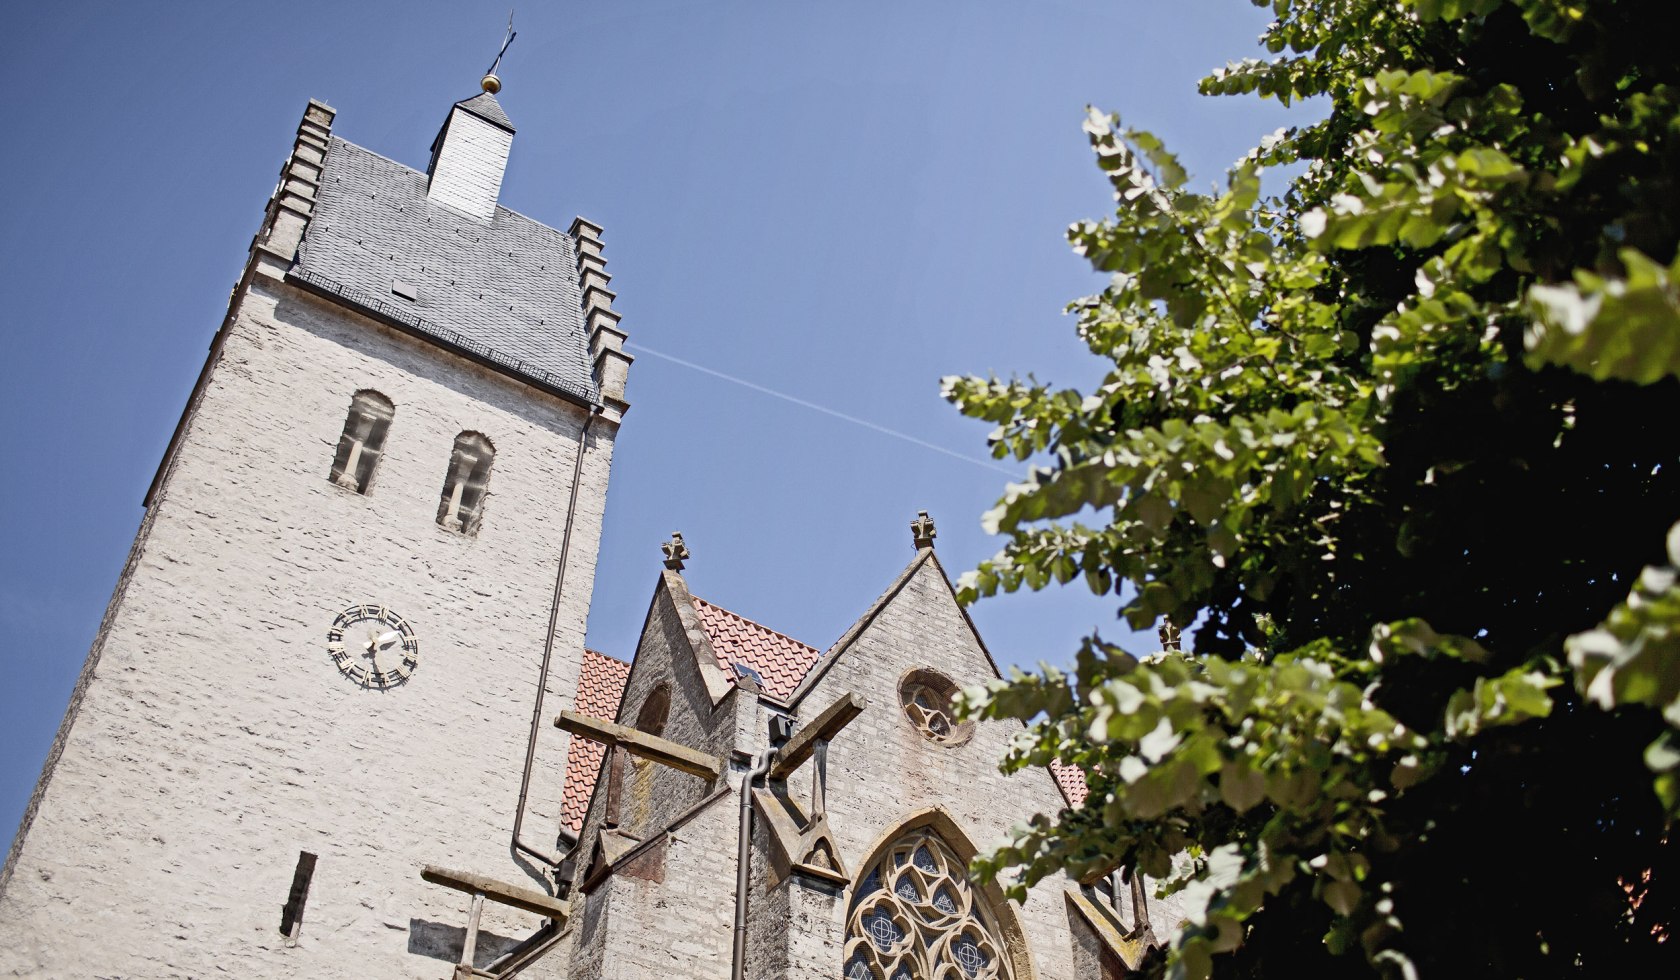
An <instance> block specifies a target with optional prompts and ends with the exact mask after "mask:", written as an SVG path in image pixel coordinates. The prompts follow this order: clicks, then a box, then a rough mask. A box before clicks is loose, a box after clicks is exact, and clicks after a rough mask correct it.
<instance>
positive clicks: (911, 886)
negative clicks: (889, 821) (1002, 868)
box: [841, 827, 1014, 980]
mask: <svg viewBox="0 0 1680 980" xmlns="http://www.w3.org/2000/svg"><path fill="white" fill-rule="evenodd" d="M843 962H844V964H845V965H844V967H843V968H842V973H841V976H842V977H843V978H844V980H1010V978H1012V977H1013V975H1014V974H1013V973H1012V971H1011V969H1010V966H1009V960H1008V957H1007V956H1006V955H1004V952H1003V948H1002V945H1001V943H1000V942H999V940H998V929H997V925H996V920H995V919H994V917H993V916H992V914H991V912H990V910H989V909H987V908H986V907H985V898H984V896H983V895H980V894H978V893H977V892H976V891H975V889H974V888H973V886H971V885H970V884H969V880H968V869H967V866H966V864H965V863H964V862H963V860H962V859H961V858H959V857H957V855H956V854H955V853H954V852H952V850H951V849H950V847H948V846H946V844H945V842H944V841H942V840H940V839H939V836H938V835H937V834H935V833H934V832H933V831H931V830H929V829H928V828H926V827H922V828H918V829H917V830H914V831H911V832H910V833H908V834H905V835H904V836H903V837H900V838H899V839H898V840H897V841H895V842H894V843H893V844H892V846H890V847H888V848H887V849H886V851H885V852H884V853H883V854H882V855H881V857H880V858H879V859H878V860H877V861H876V862H875V863H874V864H873V865H871V866H870V867H869V868H868V869H867V870H866V871H865V872H864V875H863V878H862V880H861V881H860V882H859V883H858V885H857V888H856V890H855V891H854V892H853V894H852V902H851V906H850V909H849V911H848V913H847V917H846V947H845V958H844V960H843Z"/></svg>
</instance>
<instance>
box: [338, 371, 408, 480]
mask: <svg viewBox="0 0 1680 980" xmlns="http://www.w3.org/2000/svg"><path fill="white" fill-rule="evenodd" d="M394 414H396V408H395V406H393V405H392V404H391V399H389V398H386V397H385V396H384V395H381V394H380V393H379V392H377V391H358V392H356V394H355V396H354V397H352V398H351V399H350V414H349V416H348V417H346V418H345V420H344V434H343V435H341V436H339V437H338V452H337V453H336V454H334V456H333V465H332V474H331V475H330V476H329V477H328V479H330V480H332V482H334V483H336V484H338V485H339V486H341V487H343V488H344V489H346V490H354V491H355V492H357V493H367V492H368V487H369V486H371V485H372V483H373V471H374V469H375V468H376V467H377V466H378V465H379V457H380V455H381V454H382V453H384V451H385V432H386V430H387V429H389V428H390V427H391V417H392V416H393V415H394Z"/></svg>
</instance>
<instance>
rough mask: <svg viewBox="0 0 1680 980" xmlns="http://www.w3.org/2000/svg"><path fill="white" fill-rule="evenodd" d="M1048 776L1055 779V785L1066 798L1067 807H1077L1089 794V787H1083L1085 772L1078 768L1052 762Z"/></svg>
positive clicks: (1055, 761)
mask: <svg viewBox="0 0 1680 980" xmlns="http://www.w3.org/2000/svg"><path fill="white" fill-rule="evenodd" d="M1050 775H1052V776H1055V777H1056V784H1057V785H1058V786H1060V787H1061V788H1062V795H1064V796H1066V797H1067V801H1068V805H1069V806H1074V807H1077V806H1079V804H1081V803H1083V802H1085V797H1086V796H1089V795H1090V793H1091V789H1090V787H1089V786H1087V785H1085V771H1084V770H1082V769H1080V768H1079V767H1078V766H1064V765H1062V764H1061V762H1060V761H1058V760H1052V761H1051V763H1050Z"/></svg>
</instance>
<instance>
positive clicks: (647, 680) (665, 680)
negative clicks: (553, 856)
mask: <svg viewBox="0 0 1680 980" xmlns="http://www.w3.org/2000/svg"><path fill="white" fill-rule="evenodd" d="M673 586H675V587H676V588H678V589H681V591H680V592H675V591H673ZM686 602H688V596H687V590H686V589H685V588H683V587H682V580H681V578H680V577H678V576H675V575H671V576H670V578H668V579H665V578H662V579H661V581H660V585H659V588H658V590H657V592H656V595H655V597H654V602H653V606H652V608H651V610H650V612H649V621H648V624H647V628H646V629H644V631H643V635H642V637H641V638H640V640H639V641H638V644H637V649H636V659H635V661H634V666H632V667H631V668H630V676H629V678H628V679H627V680H626V681H625V685H624V697H623V699H622V700H620V701H619V712H618V720H619V722H620V723H621V724H625V725H633V724H635V722H636V718H637V716H638V714H639V713H640V712H641V709H642V705H643V704H644V703H645V702H646V701H647V699H648V697H649V695H651V694H652V693H653V692H654V690H655V689H657V688H659V687H661V686H664V687H668V688H669V689H670V696H671V706H670V711H669V713H668V714H667V716H666V721H665V730H664V733H663V735H662V736H661V737H663V738H667V739H670V740H671V741H673V742H679V743H681V744H683V745H687V746H689V747H690V748H695V749H699V750H700V751H702V752H705V753H707V754H709V755H713V756H718V757H727V756H728V755H729V753H730V751H731V750H732V749H734V748H735V714H736V712H737V710H738V707H737V706H738V704H739V702H741V701H742V700H744V699H743V698H742V697H741V695H740V694H739V693H738V692H737V691H735V690H734V689H731V691H730V693H729V694H727V695H725V696H724V698H723V700H722V701H720V702H718V703H717V704H716V706H714V705H713V703H712V698H711V694H710V693H709V692H708V691H707V689H706V684H705V681H704V680H703V679H702V678H701V676H700V673H699V670H698V665H697V664H696V662H695V657H694V655H693V653H691V652H690V647H689V641H688V639H687V638H686V633H687V629H686V627H687V625H688V624H687V623H685V622H684V617H683V616H682V613H683V612H684V611H685V610H684V609H683V607H682V605H681V604H682V603H686ZM687 612H688V613H689V615H690V616H691V617H692V616H693V611H692V606H690V607H689V608H688V610H687ZM702 652H703V651H702ZM745 700H750V699H745ZM623 790H624V792H623V798H622V803H621V806H620V811H619V829H621V830H622V831H624V832H625V833H627V834H629V835H631V836H632V837H638V838H641V837H646V836H647V835H648V834H650V833H652V832H654V831H657V830H659V829H661V828H663V827H665V826H667V825H668V824H670V823H671V821H673V820H675V819H676V818H677V817H678V816H679V815H680V814H682V813H683V812H684V811H686V810H687V809H688V808H689V807H691V806H693V805H694V804H695V803H698V802H699V801H700V800H701V799H702V798H703V797H704V796H705V795H706V794H707V793H708V792H710V791H711V787H710V786H708V785H707V784H706V782H705V781H704V780H702V779H700V778H698V777H695V776H691V775H689V774H687V773H684V772H678V771H677V770H675V769H672V768H670V767H668V766H661V765H658V764H656V763H652V762H647V761H644V760H640V759H630V760H626V761H625V764H624V782H623Z"/></svg>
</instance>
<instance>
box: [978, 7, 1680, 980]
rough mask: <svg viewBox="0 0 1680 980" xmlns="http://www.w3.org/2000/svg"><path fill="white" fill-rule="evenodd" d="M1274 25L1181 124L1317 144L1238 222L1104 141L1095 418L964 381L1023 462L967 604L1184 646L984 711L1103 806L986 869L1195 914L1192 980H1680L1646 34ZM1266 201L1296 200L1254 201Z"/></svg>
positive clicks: (1675, 97) (1661, 93)
mask: <svg viewBox="0 0 1680 980" xmlns="http://www.w3.org/2000/svg"><path fill="white" fill-rule="evenodd" d="M1257 2H1259V0H1257ZM1261 5H1263V6H1270V7H1271V8H1272V9H1273V11H1274V12H1275V14H1276V16H1277V20H1276V22H1274V23H1273V24H1272V25H1271V27H1270V28H1268V30H1267V32H1266V34H1265V36H1264V37H1263V38H1262V41H1263V43H1264V44H1265V45H1266V47H1267V48H1268V49H1269V50H1270V51H1271V52H1273V53H1274V54H1277V55H1279V57H1277V58H1276V59H1274V60H1271V61H1259V60H1249V61H1244V62H1241V63H1233V64H1231V65H1228V66H1227V67H1226V68H1224V69H1222V70H1220V71H1217V72H1215V73H1214V74H1212V75H1211V76H1209V77H1208V78H1207V79H1205V80H1204V81H1203V83H1202V90H1203V91H1204V92H1205V93H1208V94H1212V95H1231V94H1250V93H1258V94H1260V95H1262V96H1264V97H1270V98H1276V99H1279V100H1280V101H1283V102H1286V103H1292V102H1297V101H1300V100H1304V99H1308V98H1315V97H1316V98H1322V99H1323V100H1324V101H1325V102H1326V103H1327V104H1328V108H1329V112H1328V114H1327V115H1326V116H1325V118H1324V119H1323V120H1322V121H1320V122H1318V123H1316V124H1314V125H1311V126H1307V127H1303V128H1300V129H1298V130H1294V131H1288V132H1281V133H1278V134H1274V135H1273V136H1272V137H1269V138H1268V139H1266V140H1265V141H1263V142H1262V143H1261V144H1260V145H1259V146H1257V147H1256V148H1255V149H1254V150H1253V151H1252V152H1250V153H1249V154H1248V155H1247V156H1245V157H1244V158H1243V159H1242V160H1239V161H1238V162H1237V163H1236V164H1235V165H1234V166H1233V167H1232V168H1231V170H1230V171H1229V173H1228V174H1227V179H1226V183H1225V187H1224V189H1223V190H1220V191H1212V192H1209V193H1205V194H1203V193H1197V192H1195V191H1192V190H1190V189H1189V187H1188V183H1189V181H1188V176H1187V174H1186V172H1185V170H1184V168H1183V166H1182V165H1181V164H1180V163H1179V162H1178V161H1177V159H1176V158H1174V157H1173V156H1172V154H1171V153H1170V152H1169V151H1168V150H1167V148H1166V147H1165V145H1164V143H1163V142H1162V141H1161V140H1160V139H1159V138H1157V137H1156V136H1154V135H1152V134H1149V133H1145V132H1142V131H1138V130H1135V129H1128V128H1126V127H1124V126H1123V125H1122V124H1121V123H1120V121H1119V119H1118V118H1117V117H1115V116H1111V115H1104V114H1101V113H1097V112H1092V113H1091V114H1090V115H1089V118H1088V119H1087V121H1086V124H1085V129H1086V132H1087V134H1088V136H1089V138H1090V141H1091V145H1092V148H1093V150H1094V151H1095V153H1096V157H1097V162H1098V165H1099V166H1100V167H1101V168H1102V170H1103V171H1104V172H1105V174H1106V175H1107V177H1108V179H1109V182H1110V184H1111V185H1112V187H1113V190H1114V198H1115V202H1116V211H1115V215H1114V217H1113V218H1111V219H1109V220H1105V221H1084V222H1079V223H1076V224H1075V225H1073V226H1072V227H1071V228H1070V229H1069V232H1068V237H1069V241H1070V242H1071V243H1072V245H1073V247H1074V249H1075V251H1076V252H1078V253H1079V254H1080V255H1082V256H1084V257H1085V258H1086V259H1087V260H1089V261H1090V262H1091V263H1092V265H1093V266H1094V267H1095V268H1097V269H1099V270H1101V271H1103V272H1106V273H1109V274H1110V275H1111V279H1110V283H1109V286H1108V288H1106V289H1105V290H1104V291H1103V292H1102V293H1100V294H1099V295H1096V296H1092V297H1089V298H1086V299H1083V300H1080V301H1078V302H1076V303H1074V304H1073V305H1072V306H1071V307H1070V309H1071V310H1072V311H1073V312H1075V313H1076V314H1077V315H1078V330H1079V334H1080V336H1081V338H1082V339H1083V340H1084V341H1085V343H1086V344H1087V345H1088V346H1089V348H1090V350H1091V351H1092V353H1093V354H1095V355H1097V356H1099V357H1102V358H1104V359H1106V360H1108V361H1110V362H1111V363H1112V365H1113V367H1112V370H1110V371H1109V372H1108V373H1107V375H1106V376H1105V378H1104V379H1103V381H1102V383H1101V384H1100V385H1099V386H1098V387H1097V388H1096V389H1095V390H1094V391H1091V392H1088V393H1087V392H1080V391H1074V390H1071V389H1066V388H1059V387H1056V386H1053V385H1049V384H1043V383H1039V382H1036V381H1021V380H1011V381H1003V380H999V379H996V378H947V379H946V380H945V394H946V396H947V397H948V398H949V399H950V400H952V401H953V402H954V403H956V405H957V406H958V407H959V408H960V409H961V410H962V411H963V412H964V413H965V414H967V415H970V416H972V417H975V418H981V419H986V420H988V421H990V422H992V423H993V424H994V425H996V426H997V428H996V430H995V432H994V434H993V437H992V447H993V452H994V454H995V455H996V456H997V457H998V458H1014V459H1016V460H1020V461H1027V460H1048V461H1049V463H1048V465H1042V466H1036V467H1034V468H1032V469H1030V470H1029V472H1028V475H1027V477H1026V479H1025V480H1024V481H1023V482H1021V483H1018V484H1013V485H1010V486H1009V487H1008V488H1007V489H1006V491H1005V493H1004V496H1003V498H1002V499H1001V500H1000V501H999V504H998V506H997V507H996V508H995V509H994V510H992V511H991V512H990V513H988V514H987V515H986V524H987V526H988V528H990V529H991V530H993V531H996V532H998V533H1001V534H1004V535H1006V536H1007V544H1006V545H1005V547H1004V549H1003V550H1002V551H1001V552H1000V553H999V554H998V555H997V556H996V557H994V558H993V559H991V560H989V561H986V562H984V563H982V564H981V566H980V567H979V568H978V569H976V570H975V571H974V572H972V573H970V574H969V575H968V576H966V577H965V578H964V580H963V582H962V584H961V589H960V591H961V595H962V598H963V599H964V600H965V601H973V600H976V599H979V598H982V597H985V596H989V595H993V594H996V593H998V592H1010V591H1016V590H1018V589H1021V588H1023V587H1024V588H1028V589H1041V588H1045V587H1047V586H1048V585H1049V584H1050V583H1052V582H1055V583H1069V582H1072V581H1074V580H1075V579H1078V580H1081V581H1083V582H1084V583H1085V584H1086V585H1087V586H1088V587H1089V588H1091V589H1092V590H1094V591H1096V592H1098V593H1104V594H1107V593H1112V594H1114V595H1116V596H1118V597H1120V598H1121V599H1122V600H1123V605H1122V608H1121V612H1122V614H1123V615H1124V617H1125V618H1126V619H1127V620H1128V622H1129V623H1130V624H1131V625H1132V626H1133V627H1134V628H1143V627H1146V626H1148V625H1149V624H1151V623H1156V622H1158V621H1161V620H1162V619H1166V620H1167V621H1170V622H1172V623H1178V624H1194V629H1193V630H1192V631H1191V632H1192V634H1193V638H1194V643H1193V646H1194V653H1182V652H1178V651H1176V650H1169V651H1164V652H1162V653H1159V654H1156V655H1152V656H1149V657H1146V658H1144V659H1142V660H1139V659H1138V658H1136V657H1134V656H1132V655H1131V654H1129V653H1127V652H1125V651H1123V650H1120V649H1119V648H1117V647H1115V646H1113V645H1111V644H1109V643H1108V642H1106V641H1104V640H1102V639H1101V638H1100V637H1092V638H1090V639H1089V640H1088V641H1087V642H1086V644H1085V645H1084V647H1083V648H1082V649H1081V650H1080V652H1079V655H1078V657H1077V660H1076V665H1075V667H1074V668H1073V669H1072V670H1071V671H1062V670H1058V669H1055V668H1051V667H1045V668H1043V669H1042V670H1041V671H1040V672H1039V673H1036V674H1030V675H1017V676H1014V677H1012V678H1011V679H1010V680H1008V681H1002V682H998V683H995V684H992V685H990V686H988V687H987V688H985V689H975V690H973V691H970V692H968V693H967V695H966V696H965V704H966V709H967V710H968V711H969V712H971V713H972V714H973V715H975V716H978V717H987V718H1014V719H1019V720H1020V721H1022V722H1024V723H1026V729H1025V730H1024V731H1023V732H1022V733H1021V735H1020V736H1019V738H1017V740H1016V742H1015V745H1014V747H1013V748H1012V750H1011V752H1010V753H1009V755H1008V756H1007V757H1006V758H1005V760H1004V762H1003V765H1004V768H1005V769H1006V770H1011V771H1012V770H1016V769H1021V768H1025V767H1030V766H1042V765H1045V764H1047V763H1048V762H1050V761H1051V760H1052V759H1059V760H1061V761H1062V762H1063V763H1065V764H1069V765H1075V766H1078V767H1079V768H1080V769H1081V770H1082V771H1083V772H1084V773H1085V775H1086V778H1087V781H1088V783H1089V785H1090V788H1091V794H1090V796H1089V798H1088V799H1087V801H1086V802H1085V804H1084V805H1083V806H1081V807H1079V808H1078V809H1071V810H1065V811H1063V812H1062V813H1060V814H1058V815H1056V816H1055V817H1054V818H1051V817H1049V816H1043V815H1041V816H1039V817H1036V818H1035V819H1034V820H1032V821H1031V822H1028V823H1025V824H1022V825H1020V826H1019V827H1018V828H1017V830H1016V833H1015V835H1014V836H1013V838H1012V839H1011V840H1010V841H1009V842H1008V843H1006V844H1005V845H1004V846H1002V847H1001V848H999V849H998V850H996V851H994V852H993V853H991V854H989V855H985V856H982V858H981V859H979V861H978V862H977V864H976V867H977V870H978V871H979V872H980V873H982V874H985V875H989V876H994V877H997V878H999V879H1000V880H1005V881H1009V882H1013V883H1014V886H1015V887H1016V888H1017V889H1019V888H1021V887H1023V886H1024V885H1025V884H1027V883H1031V882H1036V881H1038V880H1040V879H1042V878H1044V877H1045V876H1047V875H1050V874H1053V873H1055V872H1057V871H1060V870H1064V869H1065V870H1067V871H1068V872H1069V873H1071V874H1073V875H1074V876H1075V877H1078V878H1082V879H1086V878H1090V877H1092V876H1095V875H1098V874H1101V873H1104V872H1106V871H1109V870H1112V869H1113V868H1115V867H1130V868H1135V869H1137V870H1140V871H1142V872H1143V873H1146V874H1149V875H1151V876H1152V877H1154V878H1156V879H1157V880H1159V881H1160V882H1161V883H1162V884H1161V887H1162V888H1163V889H1165V890H1167V891H1170V892H1176V893H1177V894H1179V895H1180V897H1181V898H1182V899H1183V901H1184V903H1185V906H1186V909H1187V916H1188V925H1187V927H1186V928H1185V929H1184V930H1182V931H1181V932H1180V933H1179V934H1178V936H1177V938H1176V939H1175V940H1174V946H1173V949H1172V950H1171V955H1170V956H1169V957H1167V961H1166V964H1165V966H1164V967H1163V969H1166V970H1168V971H1170V972H1171V973H1172V974H1173V975H1176V976H1205V975H1208V974H1209V972H1210V971H1212V970H1213V968H1214V966H1215V965H1216V964H1218V965H1219V972H1221V973H1222V974H1230V975H1256V976H1258V975H1262V974H1266V975H1271V974H1276V975H1282V974H1283V973H1284V971H1286V970H1301V969H1306V970H1316V971H1325V972H1327V971H1331V970H1334V971H1335V972H1336V973H1337V974H1338V975H1341V974H1346V973H1349V972H1358V971H1359V969H1361V967H1360V964H1364V966H1363V969H1365V970H1368V971H1371V972H1377V973H1384V974H1394V975H1412V974H1414V973H1415V974H1419V975H1445V974H1457V973H1461V972H1467V971H1468V970H1470V969H1476V970H1480V971H1483V972H1487V971H1491V972H1493V973H1494V974H1496V975H1525V976H1549V975H1598V974H1601V973H1605V972H1609V971H1610V970H1613V969H1618V968H1628V967H1631V966H1633V965H1636V964H1643V963H1644V962H1645V961H1646V960H1647V959H1649V958H1652V957H1658V958H1660V957H1662V956H1667V957H1668V958H1670V959H1671V960H1672V959H1674V958H1676V957H1677V956H1680V943H1662V942H1658V941H1657V940H1658V937H1660V936H1662V935H1665V934H1666V932H1665V930H1669V929H1671V928H1672V927H1673V925H1674V924H1675V918H1674V896H1675V894H1676V892H1675V888H1676V884H1677V883H1676V876H1677V875H1680V868H1677V867H1676V866H1675V865H1676V860H1675V857H1674V855H1673V849H1672V848H1670V847H1669V845H1668V844H1667V841H1668V836H1667V834H1668V831H1667V827H1668V824H1667V821H1668V820H1669V819H1670V818H1672V816H1674V815H1675V814H1676V813H1677V812H1680V809H1677V806H1676V797H1677V795H1680V738H1677V737H1676V736H1675V734H1674V732H1675V731H1676V730H1680V639H1677V638H1680V587H1677V586H1676V576H1677V575H1680V573H1677V572H1675V571H1674V568H1675V567H1676V564H1677V558H1676V556H1675V555H1673V554H1671V555H1669V556H1668V563H1669V564H1668V565H1667V566H1666V567H1662V566H1660V565H1659V562H1660V560H1661V559H1660V555H1661V551H1662V549H1661V547H1660V542H1661V540H1662V532H1663V529H1665V528H1667V527H1669V525H1670V524H1672V523H1673V522H1674V521H1675V519H1676V518H1677V517H1680V425H1676V420H1677V419H1680V380H1677V378H1680V289H1677V286H1676V277H1677V275H1680V257H1677V256H1676V251H1677V246H1680V61H1676V60H1675V59H1674V58H1673V57H1672V53H1671V49H1670V46H1669V45H1668V44H1667V43H1666V42H1665V41H1663V40H1661V39H1660V37H1658V35H1659V34H1660V32H1657V31H1653V30H1652V25H1654V24H1656V23H1660V22H1661V21H1662V16H1661V15H1662V13H1663V5H1662V4H1659V3H1655V2H1643V3H1641V2H1622V3H1612V2H1608V0H1272V2H1269V3H1267V2H1262V3H1261ZM1280 164H1281V165H1294V166H1295V167H1296V172H1297V173H1298V176H1296V177H1295V178H1294V179H1293V180H1292V181H1291V182H1290V184H1289V186H1288V188H1287V190H1286V191H1284V192H1283V193H1282V194H1281V195H1279V196H1277V197H1275V198H1268V197H1266V196H1264V195H1263V194H1262V192H1261V183H1260V176H1261V173H1262V170H1263V168H1266V167H1270V166H1276V165H1280ZM1674 536H1675V535H1674V533H1672V532H1671V534H1670V538H1671V542H1670V546H1669V547H1670V550H1671V551H1672V550H1674V549H1675V548H1676V547H1680V545H1676V544H1675V543H1674V541H1673V538H1674ZM1643 566H1653V567H1649V568H1646V570H1645V571H1644V572H1641V571H1640V569H1641V567H1643ZM1635 581H1636V584H1635V585H1634V586H1633V592H1632V594H1631V595H1629V594H1628V589H1629V584H1628V583H1629V582H1635ZM1624 595H1625V596H1626V600H1625V601H1623V602H1621V604H1620V605H1617V603H1618V601H1619V600H1621V598H1622V596H1624ZM1572 634H1573V635H1572ZM1565 638H1568V640H1567V643H1566V642H1565ZM1653 773H1654V774H1655V790H1656V791H1655V792H1653V791H1652V786H1653V783H1652V778H1653ZM1629 882H1639V883H1641V884H1640V885H1639V888H1640V891H1639V893H1638V894H1639V897H1640V901H1639V902H1638V903H1637V905H1636V906H1635V905H1634V904H1631V903H1630V902H1629V900H1628V898H1629V895H1630V894H1632V887H1633V886H1631V885H1629V884H1628V883H1629ZM1320 940H1321V941H1320Z"/></svg>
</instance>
